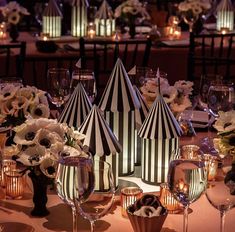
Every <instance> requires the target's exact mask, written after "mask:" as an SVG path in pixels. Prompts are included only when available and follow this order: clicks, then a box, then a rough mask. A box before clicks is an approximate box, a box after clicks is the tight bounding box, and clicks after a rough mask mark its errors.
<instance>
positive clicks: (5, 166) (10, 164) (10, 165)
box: [0, 159, 16, 187]
mask: <svg viewBox="0 0 235 232" xmlns="http://www.w3.org/2000/svg"><path fill="white" fill-rule="evenodd" d="M14 169H16V162H15V161H14V160H7V159H5V160H3V161H2V170H1V175H0V177H1V178H0V179H1V186H2V187H5V185H6V180H5V179H6V176H5V175H6V172H8V171H12V170H14Z"/></svg>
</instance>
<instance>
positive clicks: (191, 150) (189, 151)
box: [182, 145, 201, 159]
mask: <svg viewBox="0 0 235 232" xmlns="http://www.w3.org/2000/svg"><path fill="white" fill-rule="evenodd" d="M182 155H183V157H184V158H185V159H198V158H199V157H200V155H201V154H200V147H199V146H197V145H184V146H182Z"/></svg>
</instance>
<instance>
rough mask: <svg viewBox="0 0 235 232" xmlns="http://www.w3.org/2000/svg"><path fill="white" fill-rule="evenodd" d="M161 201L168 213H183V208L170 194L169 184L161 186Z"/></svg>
mask: <svg viewBox="0 0 235 232" xmlns="http://www.w3.org/2000/svg"><path fill="white" fill-rule="evenodd" d="M159 200H160V201H161V203H162V205H163V206H164V207H165V208H166V209H167V211H168V213H172V214H173V213H178V212H180V211H182V206H181V205H180V203H179V202H178V201H177V200H176V199H175V198H174V196H173V194H172V193H171V192H170V190H169V188H168V185H167V183H161V184H160V197H159Z"/></svg>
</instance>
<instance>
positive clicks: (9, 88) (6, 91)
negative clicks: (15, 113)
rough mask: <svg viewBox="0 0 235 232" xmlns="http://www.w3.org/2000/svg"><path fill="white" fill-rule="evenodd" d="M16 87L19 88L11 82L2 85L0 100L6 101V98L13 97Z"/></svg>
mask: <svg viewBox="0 0 235 232" xmlns="http://www.w3.org/2000/svg"><path fill="white" fill-rule="evenodd" d="M18 89H19V87H17V86H14V85H12V84H9V85H6V86H4V87H3V88H2V89H1V90H0V100H1V101H6V100H9V99H12V98H14V97H15V95H16V92H17V91H18Z"/></svg>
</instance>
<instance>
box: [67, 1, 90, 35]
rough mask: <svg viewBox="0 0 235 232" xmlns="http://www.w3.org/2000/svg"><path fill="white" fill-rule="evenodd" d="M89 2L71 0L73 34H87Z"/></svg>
mask: <svg viewBox="0 0 235 232" xmlns="http://www.w3.org/2000/svg"><path fill="white" fill-rule="evenodd" d="M88 7H89V3H88V1H87V0H72V1H71V35H72V36H77V37H81V36H85V35H86V34H87V21H88V18H87V11H88Z"/></svg>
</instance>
